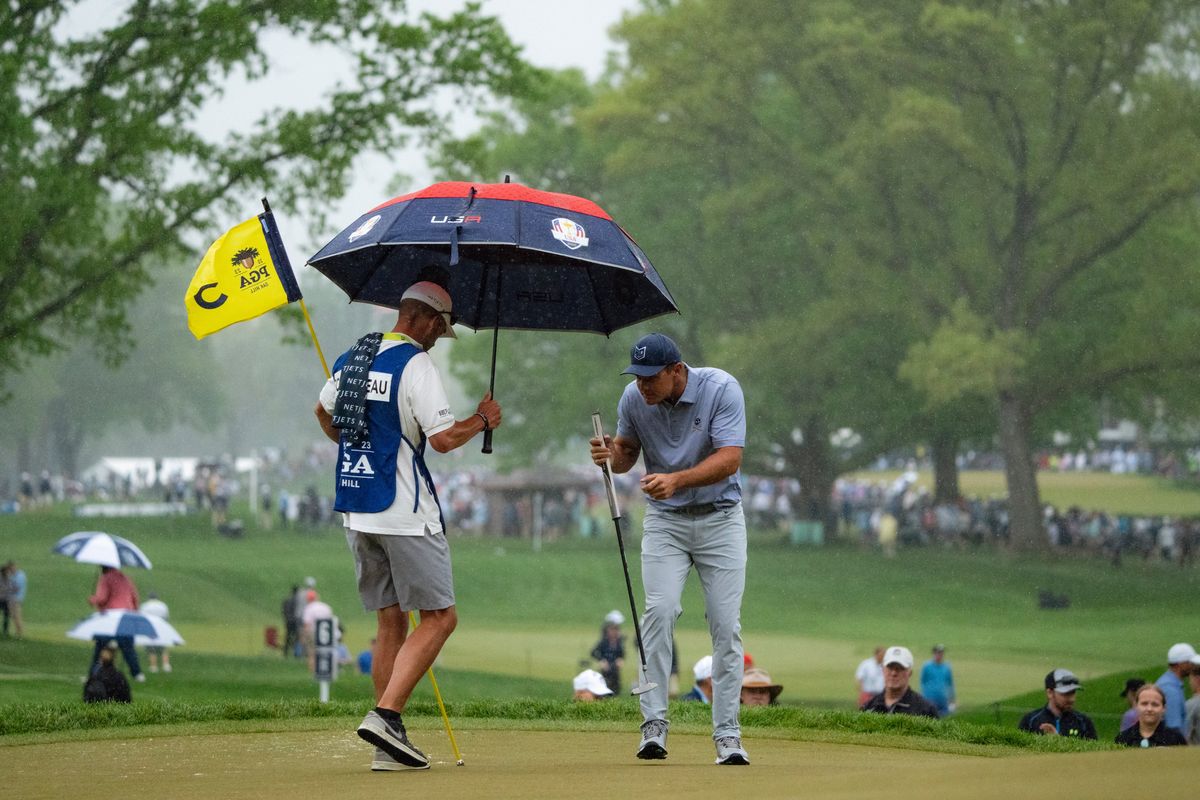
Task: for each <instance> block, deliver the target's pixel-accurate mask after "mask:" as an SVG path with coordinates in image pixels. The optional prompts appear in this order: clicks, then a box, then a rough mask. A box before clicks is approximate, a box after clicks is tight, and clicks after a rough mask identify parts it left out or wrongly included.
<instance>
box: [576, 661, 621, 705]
mask: <svg viewBox="0 0 1200 800" xmlns="http://www.w3.org/2000/svg"><path fill="white" fill-rule="evenodd" d="M572 684H573V687H574V689H575V699H576V700H578V701H579V702H581V703H590V702H592V701H593V700H599V699H600V698H602V697H611V696H612V694H613V690H612V689H610V688H608V683H607V681H605V680H604V676H603V675H601V674H600V673H599V672H596V670H594V669H585V670H584V671H583V672H581V673H579V674H578V675H576V676H575V680H574V681H572Z"/></svg>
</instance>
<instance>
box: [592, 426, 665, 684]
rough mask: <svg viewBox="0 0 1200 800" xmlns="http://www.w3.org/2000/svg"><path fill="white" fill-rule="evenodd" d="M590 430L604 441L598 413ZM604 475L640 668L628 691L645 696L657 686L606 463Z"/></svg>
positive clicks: (619, 512)
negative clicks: (649, 673)
mask: <svg viewBox="0 0 1200 800" xmlns="http://www.w3.org/2000/svg"><path fill="white" fill-rule="evenodd" d="M592 430H593V431H594V432H595V434H596V438H598V439H599V440H600V441H601V442H603V441H604V427H603V426H602V425H601V424H600V412H599V411H593V412H592ZM600 470H601V472H603V473H604V490H605V491H606V492H608V510H609V511H611V512H612V521H613V526H614V527H616V529H617V547H618V548H620V550H621V569H622V570H623V571H624V572H625V591H627V592H628V593H629V610H630V611H631V612H633V632H634V635H635V636H636V637H637V648H638V658H639V659H640V662H639V663H640V665H641V668H640V669H639V670H638V682H637V683H635V684H634V685H633V688H631V689H630V690H629V693H630V694H633V695H638V694H645V693H646V692H648V691H650V690H651V689H657V688H658V684H657V683H652V682H651V681H648V680H646V648H645V647H644V646H643V645H642V625H641V623H640V622H638V612H637V604H636V603H635V602H634V600H633V584H632V583H630V581H629V561H627V560H626V558H625V539H624V537H623V536H622V535H621V510H620V509H619V508H618V507H617V493H616V491H614V489H613V481H612V472H611V471H610V470H609V468H608V462H607V461H606V462H604V465H603V466H601V467H600Z"/></svg>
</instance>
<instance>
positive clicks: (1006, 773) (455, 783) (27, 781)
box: [0, 720, 1200, 800]
mask: <svg viewBox="0 0 1200 800" xmlns="http://www.w3.org/2000/svg"><path fill="white" fill-rule="evenodd" d="M414 723H415V724H413V725H411V726H410V731H411V733H412V735H413V739H414V740H415V741H416V742H417V743H418V744H419V745H421V746H423V747H425V748H426V749H427V751H428V752H429V753H430V755H431V757H432V758H433V761H434V765H433V768H432V769H430V770H427V771H421V772H404V773H372V772H370V771H369V769H368V766H369V762H370V757H371V749H370V748H369V747H367V746H366V745H365V744H363V743H362V742H361V741H359V740H358V739H357V737H355V736H354V734H353V732H352V731H351V730H350V727H351V726H352V724H353V723H349V724H348V725H347V727H346V728H345V729H341V730H328V729H322V730H282V731H263V732H250V733H223V734H214V735H203V734H200V735H194V734H193V735H171V734H170V728H165V729H157V730H156V731H154V732H153V734H154V735H146V734H147V733H150V732H148V731H142V732H140V733H137V732H134V731H131V732H130V735H131V736H137V737H139V738H125V739H122V738H112V737H117V736H120V735H121V734H122V731H119V730H110V731H106V732H104V735H106V736H109V737H110V738H107V739H104V740H91V741H78V740H67V739H66V738H65V737H55V738H62V740H61V741H55V742H51V743H29V744H17V743H9V744H10V745H11V746H7V747H5V746H3V744H4V743H0V763H3V764H4V768H3V770H0V772H2V774H3V781H4V788H5V792H6V794H8V795H9V796H11V797H20V798H29V799H30V800H32V799H33V798H47V800H51V799H53V800H58V799H59V798H62V797H71V796H76V795H79V794H81V793H83V792H86V793H87V794H88V796H94V797H136V796H158V797H172V798H197V799H200V798H203V799H204V800H209V799H212V800H216V799H217V798H221V799H222V800H225V799H226V798H246V800H274V798H280V800H294V798H296V797H324V796H328V797H335V796H336V797H338V798H358V797H362V798H371V800H375V799H376V798H378V797H379V796H380V794H379V793H380V792H388V793H392V792H395V793H412V792H419V793H420V795H421V796H427V797H428V796H432V797H487V798H509V797H511V798H556V799H557V798H573V797H580V798H594V797H598V796H603V795H606V794H611V793H614V792H617V793H621V792H624V791H630V792H633V791H636V792H637V793H638V795H640V796H646V797H653V798H655V800H662V799H663V798H675V797H679V798H684V797H687V798H693V797H696V796H702V797H729V798H732V797H750V798H754V800H762V799H763V798H774V797H781V798H783V797H788V798H791V797H800V796H803V797H823V798H824V797H834V798H839V797H846V798H849V797H879V798H888V800H895V798H899V797H914V798H916V797H920V798H929V797H963V796H970V797H972V798H993V797H994V798H1003V800H1010V798H1011V797H1012V796H1013V794H1014V792H1018V793H1020V794H1021V795H1024V796H1034V795H1037V796H1044V797H1055V796H1075V797H1146V796H1152V795H1162V796H1166V795H1167V794H1168V793H1170V794H1183V793H1185V792H1188V791H1189V790H1190V789H1191V788H1192V786H1194V782H1195V771H1196V767H1197V765H1198V764H1200V752H1198V751H1197V749H1195V748H1182V747H1180V748H1171V749H1162V750H1152V751H1142V750H1127V751H1116V752H1095V753H1079V754H1063V755H1023V754H1019V751H1013V752H1017V753H1018V754H1016V755H1003V754H1001V755H999V756H997V753H1004V752H1005V751H1003V750H1002V749H997V748H978V749H977V752H978V754H969V751H971V749H972V748H970V747H967V748H966V749H967V751H968V754H962V753H957V754H954V753H939V752H926V751H921V750H913V749H902V747H887V746H876V745H874V744H861V745H860V744H831V743H824V742H797V741H790V740H785V739H773V738H754V737H753V736H752V735H751V736H748V737H747V739H746V745H747V748H748V749H749V751H750V754H751V757H752V759H753V762H754V763H753V765H752V766H750V767H748V768H743V769H737V768H733V767H716V766H714V765H713V763H712V759H713V747H712V741H711V739H710V738H709V737H708V736H706V735H703V734H681V733H672V735H671V738H670V741H669V746H670V750H671V756H670V758H669V759H668V760H667V761H662V762H641V761H638V760H637V759H635V758H634V757H633V750H634V745H635V743H636V732H635V731H628V732H621V733H612V732H598V731H527V730H496V729H494V728H492V727H490V726H489V727H482V726H481V727H474V728H473V727H470V726H469V725H465V726H462V727H461V729H456V735H457V739H458V743H459V747H460V748H461V750H462V752H463V755H464V758H465V760H466V765H465V766H463V767H456V766H455V765H454V758H453V755H452V754H451V750H450V747H449V745H448V743H447V740H446V738H445V734H444V733H442V732H441V730H440V729H438V728H437V727H435V726H436V724H437V721H436V720H414ZM324 724H327V723H324ZM159 731H165V732H166V733H165V735H158V732H159ZM888 739H889V742H888V743H889V744H894V743H896V739H895V738H894V737H888ZM903 741H904V740H900V742H901V743H903Z"/></svg>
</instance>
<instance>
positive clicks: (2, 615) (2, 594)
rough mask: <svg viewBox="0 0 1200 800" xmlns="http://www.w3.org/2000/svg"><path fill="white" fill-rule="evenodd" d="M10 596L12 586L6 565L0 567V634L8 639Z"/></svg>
mask: <svg viewBox="0 0 1200 800" xmlns="http://www.w3.org/2000/svg"><path fill="white" fill-rule="evenodd" d="M11 595H12V584H11V583H10V582H9V580H8V565H7V564H5V565H4V566H3V567H0V633H3V635H4V637H5V638H8V626H9V620H10V618H11V614H10V611H9V609H10V608H11V606H9V602H8V601H9V597H11Z"/></svg>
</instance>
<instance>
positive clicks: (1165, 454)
mask: <svg viewBox="0 0 1200 800" xmlns="http://www.w3.org/2000/svg"><path fill="white" fill-rule="evenodd" d="M331 458H332V456H331V453H330V451H329V448H327V447H325V446H324V444H322V443H314V444H313V445H312V446H310V447H308V448H305V449H303V450H301V451H297V452H296V453H294V454H290V455H289V454H287V453H284V452H282V451H279V450H266V451H264V453H263V454H262V456H261V460H260V466H259V471H258V475H257V491H258V503H259V510H258V524H259V525H260V526H262V527H273V526H274V525H279V526H280V527H283V528H294V529H313V530H316V529H323V528H326V527H336V526H337V523H338V520H337V514H336V512H335V511H334V510H333V503H332V496H331V494H330V489H331V487H330V483H331V482H330V481H329V480H328V477H329V476H328V474H327V473H328V472H329V462H330V459H331ZM996 459H997V457H996V456H995V454H993V453H975V452H967V453H964V454H963V455H961V456H960V457H959V467H960V469H964V470H970V469H976V468H986V469H995V468H996V467H997V466H1000V464H999V463H998V462H997V460H996ZM1038 459H1039V465H1040V468H1041V469H1043V470H1047V471H1080V470H1087V471H1103V472H1111V473H1137V474H1160V475H1173V476H1180V477H1182V476H1187V475H1200V448H1193V449H1191V450H1187V451H1160V450H1155V449H1151V448H1135V447H1125V446H1122V445H1117V446H1113V447H1107V448H1101V447H1092V448H1087V449H1079V450H1070V449H1059V450H1047V451H1044V452H1042V453H1040V454H1039V456H1038ZM874 466H875V467H876V468H878V469H886V470H888V471H889V473H893V474H894V472H895V471H897V470H899V472H900V474H899V476H898V477H894V478H892V477H889V478H888V479H887V480H872V479H871V478H870V474H871V473H870V472H869V471H868V472H865V473H859V477H855V478H842V479H839V480H837V481H836V482H835V484H834V488H833V493H832V497H831V501H832V508H833V510H834V513H835V514H836V517H837V528H838V529H837V531H826V532H825V535H826V536H833V535H840V536H842V537H847V538H852V539H858V540H859V541H861V542H862V543H864V544H865V545H869V546H881V547H882V548H883V549H884V551H885V552H888V553H891V552H894V550H895V548H896V547H897V546H899V547H906V546H907V547H911V546H920V545H945V546H980V545H985V544H989V543H992V544H1005V543H1007V541H1008V539H1009V511H1008V504H1007V501H1006V500H1005V499H1004V498H1003V497H988V498H984V497H964V498H960V499H959V500H957V501H955V502H940V503H939V502H936V501H935V498H934V496H933V495H932V493H931V492H929V491H928V490H927V489H926V488H925V487H923V486H921V485H920V484H919V483H918V482H917V469H918V467H921V468H926V467H928V464H925V463H922V462H919V461H917V460H914V459H911V458H910V459H901V460H896V459H888V458H881V459H880V460H879V461H878V463H877V464H875V465H874ZM492 475H493V473H491V472H490V471H487V470H484V469H481V468H458V469H452V470H443V471H439V472H438V475H437V488H438V492H439V495H440V497H441V501H442V508H443V512H444V515H445V518H446V522H447V524H448V526H449V527H450V529H451V530H453V531H455V532H456V533H459V534H468V535H480V534H484V533H490V534H495V535H500V536H507V537H514V538H516V537H528V536H530V535H531V532H533V531H534V530H535V529H536V531H537V535H538V536H539V537H540V538H542V539H543V540H545V541H552V540H553V539H555V538H557V537H559V536H562V535H578V536H584V537H587V536H594V535H603V534H605V533H607V532H609V531H610V530H611V525H612V523H611V519H610V513H609V510H608V506H607V502H606V499H605V496H604V492H603V489H602V486H601V485H600V483H599V482H598V481H596V482H595V486H591V487H587V486H586V482H581V485H580V486H578V487H573V488H572V487H569V488H561V487H560V488H557V489H555V490H547V491H544V492H537V491H536V487H534V490H530V489H529V488H527V489H526V490H524V491H494V490H489V489H488V488H487V487H486V484H487V482H488V480H489V478H491V477H492ZM864 476H865V477H864ZM616 479H617V481H616V488H617V492H618V497H619V499H620V501H621V504H622V508H623V509H624V510H625V511H626V514H627V516H633V517H636V516H637V515H638V514H639V513H640V512H641V508H642V505H643V499H642V497H641V496H640V492H638V490H637V483H636V480H637V475H636V474H635V473H630V474H628V475H620V476H616ZM239 496H240V497H243V498H244V497H247V496H248V481H247V476H246V475H245V474H244V473H239V472H237V471H236V470H235V469H234V463H233V460H232V459H231V458H229V457H225V458H217V459H212V460H208V461H203V462H201V463H200V464H198V465H197V467H196V469H195V471H194V473H193V474H192V475H190V476H188V477H187V478H185V477H184V475H183V474H182V473H181V472H179V471H178V470H175V471H172V472H171V473H170V474H167V473H166V471H165V470H163V471H162V472H161V473H160V474H138V475H125V476H117V475H111V476H109V477H108V479H107V480H104V481H98V480H94V479H93V480H91V481H87V482H80V481H75V480H69V479H67V478H65V477H64V476H62V475H55V474H52V473H50V472H48V471H43V472H41V473H40V474H38V475H33V474H31V473H28V472H26V473H22V474H21V475H20V476H19V478H17V479H15V480H14V479H8V480H5V481H3V482H0V510H4V511H17V510H23V509H38V508H42V507H46V506H49V505H51V504H53V503H55V502H62V501H71V502H84V501H109V500H111V501H133V500H142V501H147V500H154V501H167V502H176V503H184V504H186V505H187V506H188V507H189V508H193V509H195V510H196V511H198V512H201V513H209V514H211V515H212V519H213V524H214V526H215V527H217V528H218V529H219V530H221V529H224V527H225V526H226V525H227V522H228V514H229V510H228V509H229V504H230V501H231V500H232V499H233V498H235V497H239ZM535 497H536V499H535ZM799 498H800V484H799V481H797V480H796V479H794V478H787V477H771V476H760V475H744V476H743V499H744V503H745V509H746V514H747V520H748V522H749V523H750V525H751V526H752V527H753V528H755V529H757V530H779V531H785V532H786V531H790V530H792V529H793V526H795V525H796V524H797V522H798V521H800V517H801V516H803V515H802V514H800V513H799ZM535 506H536V507H535ZM235 522H236V521H235ZM239 524H240V523H239ZM1044 525H1045V531H1046V536H1047V539H1048V540H1049V542H1050V543H1051V545H1052V546H1053V547H1055V548H1058V549H1060V550H1067V551H1072V552H1079V553H1084V554H1089V555H1095V556H1100V557H1105V558H1108V559H1110V560H1111V561H1112V562H1113V563H1115V564H1119V563H1120V562H1121V561H1122V560H1123V559H1126V558H1139V559H1148V560H1166V561H1173V562H1177V563H1179V564H1180V565H1181V566H1187V565H1189V564H1191V563H1192V561H1193V560H1194V559H1195V555H1196V552H1197V550H1198V549H1200V519H1180V518H1174V517H1169V516H1161V515H1133V514H1120V513H1113V512H1111V511H1108V510H1104V509H1084V508H1080V507H1070V508H1059V507H1055V506H1050V505H1047V506H1046V507H1045V512H1044Z"/></svg>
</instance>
